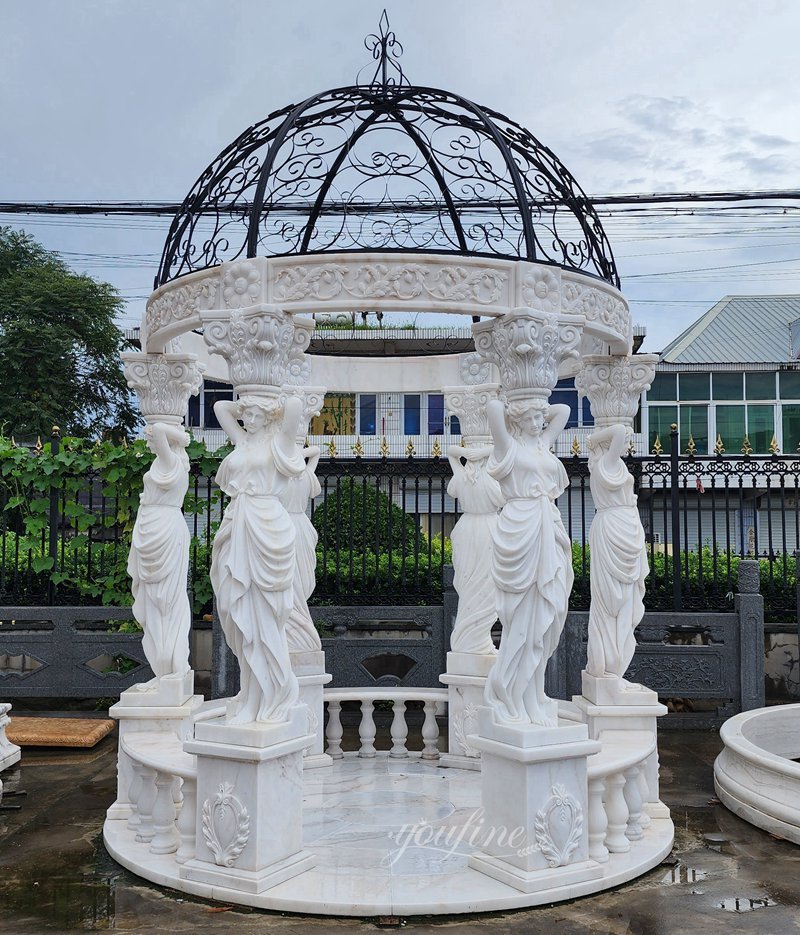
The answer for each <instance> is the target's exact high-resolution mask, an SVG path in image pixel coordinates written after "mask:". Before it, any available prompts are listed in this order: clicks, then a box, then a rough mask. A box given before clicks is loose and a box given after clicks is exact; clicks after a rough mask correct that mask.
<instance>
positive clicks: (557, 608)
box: [486, 396, 574, 727]
mask: <svg viewBox="0 0 800 935" xmlns="http://www.w3.org/2000/svg"><path fill="white" fill-rule="evenodd" d="M487 414H488V418H489V428H490V430H491V433H492V437H493V438H494V453H493V455H492V457H491V458H490V459H489V466H488V471H489V473H490V474H491V475H492V476H493V477H495V478H496V479H497V481H498V483H499V484H500V490H501V492H502V493H503V496H504V497H505V500H506V503H505V506H504V507H503V510H502V512H501V513H500V517H499V519H498V522H497V528H496V530H495V535H494V558H493V563H492V573H493V577H494V582H495V585H496V587H497V591H498V604H497V609H498V615H499V617H500V621H501V622H502V624H503V636H502V639H501V642H500V651H499V653H498V657H497V661H496V662H495V664H494V667H493V669H492V671H491V673H490V675H489V678H488V680H487V684H486V703H487V705H488V706H489V707H490V708H492V710H493V715H494V718H495V720H496V721H497V722H498V723H516V724H538V725H542V726H547V727H550V726H555V725H556V724H557V704H556V702H555V701H553V700H552V699H550V698H548V697H547V695H546V694H545V690H544V674H545V669H546V667H547V661H548V660H549V658H550V656H552V654H553V653H554V652H555V650H556V647H557V646H558V641H559V639H560V637H561V631H562V629H563V627H564V622H565V620H566V615H567V609H568V602H569V594H570V590H571V589H572V582H573V577H574V576H573V571H572V547H571V544H570V540H569V537H568V536H567V533H566V530H565V529H564V525H563V523H562V521H561V515H560V514H559V512H558V508H557V507H556V505H555V502H554V501H555V499H556V497H558V496H559V494H561V493H563V491H564V489H565V488H566V486H567V483H568V479H567V474H566V471H565V470H564V466H563V465H562V464H561V462H560V461H559V460H558V458H556V456H555V455H554V454H552V453H551V451H550V446H551V445H552V444H553V443H554V442H555V440H556V438H557V437H558V435H559V433H560V432H561V430H562V429H563V428H564V426H565V425H566V423H567V419H568V418H569V407H568V406H562V405H557V406H549V405H548V403H547V401H546V399H544V398H541V397H533V398H531V397H529V396H528V397H526V398H524V399H518V400H512V401H511V402H510V403H509V404H508V417H509V421H510V423H511V426H512V432H511V433H509V431H508V429H507V427H506V422H505V418H504V413H503V404H502V403H501V402H500V401H499V400H492V401H491V402H489V403H488V405H487ZM545 423H546V427H545Z"/></svg>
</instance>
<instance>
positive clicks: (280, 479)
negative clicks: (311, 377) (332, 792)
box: [180, 304, 315, 893]
mask: <svg viewBox="0 0 800 935" xmlns="http://www.w3.org/2000/svg"><path fill="white" fill-rule="evenodd" d="M201 319H202V321H203V323H204V326H205V327H204V337H205V341H206V343H207V345H208V347H209V349H210V350H211V352H212V353H216V354H219V355H221V356H222V357H223V358H224V359H225V360H226V361H227V362H228V367H229V372H230V378H231V382H232V383H233V386H234V390H235V391H236V394H237V397H238V401H237V402H234V403H231V402H222V403H217V406H216V407H215V412H216V413H217V416H218V418H219V419H220V424H221V425H222V426H223V428H224V429H225V430H226V432H227V433H228V434H229V436H230V438H231V440H232V441H233V442H234V446H235V447H234V450H233V452H232V453H231V454H230V455H228V456H227V457H226V458H225V460H224V461H223V462H222V464H221V465H220V468H219V471H218V472H217V482H218V483H219V485H220V487H221V488H222V489H223V490H224V491H225V492H226V493H227V494H228V495H229V496H230V497H231V502H230V503H229V505H228V507H227V509H226V512H225V517H224V518H223V521H222V523H221V525H220V528H219V530H218V532H217V535H216V537H215V541H214V552H213V556H212V569H211V578H212V584H213V585H214V592H215V596H216V601H217V609H218V612H219V615H220V623H221V626H222V629H223V632H224V634H225V638H226V640H227V641H228V643H229V645H230V647H231V649H232V651H233V653H234V654H235V655H236V657H237V660H238V662H239V667H240V671H241V685H242V688H241V691H240V692H239V695H237V696H236V698H232V699H229V700H228V701H227V708H226V713H225V714H224V715H222V716H218V717H214V718H210V719H208V720H202V721H200V720H199V721H198V722H197V723H196V724H195V729H194V737H193V738H190V739H188V740H187V741H186V742H185V743H184V749H185V750H186V751H187V752H188V753H192V754H194V755H195V756H196V757H197V816H196V838H197V852H196V856H195V857H194V858H193V859H191V860H188V861H187V862H186V863H185V864H183V865H182V866H181V869H180V875H181V878H182V879H184V880H189V881H200V882H204V883H211V884H213V885H215V886H218V887H220V888H225V889H229V890H239V891H242V892H247V893H260V892H263V891H264V890H267V889H269V888H271V887H273V886H275V885H277V884H278V883H281V882H283V881H284V880H288V879H290V878H292V877H294V876H297V875H298V874H300V873H303V872H305V871H306V870H308V869H309V868H310V867H311V866H313V863H314V861H313V859H312V857H311V856H310V855H309V854H308V853H307V852H305V851H304V850H303V842H302V818H303V811H302V809H303V784H302V774H303V751H304V750H305V749H307V748H308V747H310V746H311V745H312V744H313V743H314V740H315V734H314V733H312V732H311V731H310V730H309V727H310V724H309V716H308V708H307V707H306V705H305V704H303V703H301V701H300V688H299V684H298V681H297V676H296V675H295V673H294V671H293V669H292V665H291V659H290V654H289V646H288V643H287V638H286V625H287V622H288V620H289V616H290V614H291V611H292V607H293V591H294V581H295V575H296V571H297V569H296V552H295V541H296V532H295V527H294V524H293V523H292V520H291V519H290V517H289V515H288V513H287V511H286V510H285V508H284V506H283V504H282V499H283V497H284V496H285V493H286V490H287V487H288V485H289V483H290V482H291V478H293V477H299V476H301V475H302V474H303V473H304V471H305V468H306V464H305V461H304V459H303V457H302V455H301V454H300V451H299V450H298V447H297V435H298V433H299V431H300V426H301V420H302V408H303V407H302V404H301V402H300V400H299V399H298V398H297V397H296V396H295V395H287V394H286V393H284V392H283V390H282V388H283V386H284V384H286V383H287V382H290V378H291V377H292V375H295V379H297V374H299V375H300V379H301V380H302V377H303V374H304V373H305V374H307V370H304V364H305V363H306V361H305V359H304V357H303V353H304V351H305V350H306V348H307V347H308V343H309V341H310V338H311V333H312V331H313V327H314V323H313V321H311V320H308V319H302V318H293V317H292V316H290V315H288V314H286V313H285V312H284V311H283V310H282V309H280V308H279V307H277V306H274V305H265V304H259V305H254V306H252V307H250V308H248V309H245V310H242V309H234V310H232V311H229V310H219V311H214V310H212V311H207V312H203V313H201ZM240 420H241V422H240Z"/></svg>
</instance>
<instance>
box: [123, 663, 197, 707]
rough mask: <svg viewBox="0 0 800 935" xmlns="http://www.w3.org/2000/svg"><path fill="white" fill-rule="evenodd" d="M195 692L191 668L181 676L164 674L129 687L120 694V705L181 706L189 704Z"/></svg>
mask: <svg viewBox="0 0 800 935" xmlns="http://www.w3.org/2000/svg"><path fill="white" fill-rule="evenodd" d="M193 694H194V672H193V671H192V670H191V669H189V671H188V672H187V673H186V674H185V675H184V676H182V677H181V678H170V677H169V676H163V677H162V678H159V679H152V680H151V681H150V682H141V683H139V684H138V685H134V686H132V687H131V688H127V689H126V690H125V691H124V692H122V694H121V695H120V696H119V705H120V707H122V708H127V707H133V708H142V707H148V708H164V707H170V708H179V707H181V705H185V704H187V703H188V701H189V699H190V698H191V697H192V695H193ZM114 707H116V705H115V706H114Z"/></svg>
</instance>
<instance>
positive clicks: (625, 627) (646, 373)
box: [575, 354, 658, 694]
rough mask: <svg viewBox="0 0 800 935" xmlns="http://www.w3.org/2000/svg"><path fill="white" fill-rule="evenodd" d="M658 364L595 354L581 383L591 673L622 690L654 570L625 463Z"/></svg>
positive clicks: (588, 360) (639, 358)
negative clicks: (589, 421)
mask: <svg viewBox="0 0 800 935" xmlns="http://www.w3.org/2000/svg"><path fill="white" fill-rule="evenodd" d="M657 360H658V357H657V355H644V354H643V355H641V356H639V355H634V356H631V357H610V356H604V355H593V356H591V357H586V358H584V361H583V368H582V370H581V372H580V373H579V374H578V376H577V377H576V379H575V385H576V387H577V388H578V391H579V393H580V394H581V395H582V396H587V397H588V398H589V402H590V404H591V407H592V415H593V416H594V421H595V430H594V431H593V432H592V434H591V435H590V436H589V439H588V447H589V471H590V477H589V486H590V489H591V492H592V499H593V500H594V505H595V508H596V510H597V512H596V514H595V517H594V519H593V520H592V525H591V528H590V530H589V549H590V581H591V604H590V608H589V643H588V661H587V664H586V672H587V673H588V674H589V675H590V676H591V677H592V678H594V679H613V680H616V681H617V682H618V688H619V689H620V690H625V688H626V687H627V685H628V683H627V682H625V680H624V679H623V676H624V674H625V672H626V670H627V668H628V666H629V665H630V663H631V659H632V658H633V654H634V651H635V650H636V639H635V636H634V630H635V629H636V627H637V626H638V624H639V622H640V621H641V619H642V617H643V615H644V602H643V598H644V590H645V579H646V577H647V574H648V571H649V569H648V565H647V547H646V544H645V535H644V529H643V527H642V523H641V519H640V517H639V511H638V509H637V501H636V494H635V493H634V481H633V475H632V474H631V473H630V471H629V470H628V468H627V466H626V464H625V462H624V461H623V460H622V459H623V455H624V454H625V451H626V449H627V445H628V442H629V439H630V437H631V434H632V432H633V419H634V417H635V415H636V413H637V411H638V408H639V401H640V397H641V394H642V392H643V391H644V390H646V389H647V388H648V387H649V386H650V384H651V382H652V380H653V374H654V373H655V365H656V362H657ZM636 687H637V688H638V687H639V686H636ZM584 694H585V692H584Z"/></svg>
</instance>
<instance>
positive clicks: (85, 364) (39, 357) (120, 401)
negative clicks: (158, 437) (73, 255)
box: [0, 227, 138, 438]
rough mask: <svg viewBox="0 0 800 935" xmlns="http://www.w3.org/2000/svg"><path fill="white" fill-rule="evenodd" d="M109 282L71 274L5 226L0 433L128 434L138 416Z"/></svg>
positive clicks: (0, 270) (117, 302)
mask: <svg viewBox="0 0 800 935" xmlns="http://www.w3.org/2000/svg"><path fill="white" fill-rule="evenodd" d="M121 305H122V303H121V299H120V298H119V296H118V295H117V293H116V291H115V290H114V288H113V287H112V286H110V285H109V284H108V283H103V282H96V281H95V280H94V279H92V278H91V277H90V276H80V275H77V274H76V273H73V272H72V271H71V270H70V269H69V268H68V267H67V266H66V265H65V264H64V263H63V262H62V261H61V259H59V257H58V256H57V255H56V254H54V253H51V252H49V251H48V250H46V249H45V248H44V247H42V246H41V244H39V243H37V242H36V241H35V240H33V238H31V237H29V236H28V235H27V234H23V233H20V232H18V231H13V230H11V229H10V228H8V227H0V427H3V428H4V430H5V432H6V433H8V434H9V435H10V434H12V433H13V434H15V435H16V436H17V437H18V438H19V437H24V436H30V435H46V434H49V433H50V429H51V426H53V425H59V426H60V427H61V429H62V431H63V432H64V433H65V434H71V435H89V434H91V435H92V436H97V435H100V434H114V435H117V436H119V435H126V434H129V433H130V431H131V430H132V429H133V428H134V427H135V425H136V423H137V421H138V416H137V414H136V410H135V408H134V407H133V405H132V402H131V396H130V393H129V391H128V388H127V385H126V383H125V377H124V375H123V372H122V366H121V362H120V360H119V352H120V350H123V349H124V348H125V345H126V342H125V338H124V335H123V333H122V331H121V330H120V329H119V328H118V327H117V325H116V324H115V322H114V319H115V317H116V315H117V314H118V313H119V311H120V308H121Z"/></svg>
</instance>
